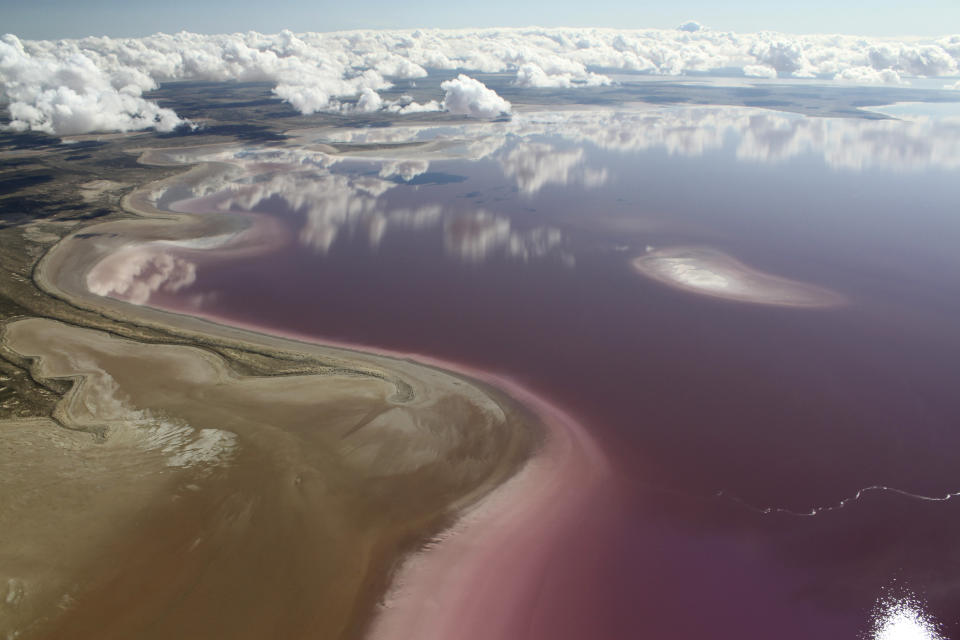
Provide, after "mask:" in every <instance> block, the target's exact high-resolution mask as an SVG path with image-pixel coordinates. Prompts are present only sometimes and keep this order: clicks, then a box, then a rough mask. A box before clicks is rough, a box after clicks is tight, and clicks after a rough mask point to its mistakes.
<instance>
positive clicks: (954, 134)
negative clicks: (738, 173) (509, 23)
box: [321, 107, 960, 175]
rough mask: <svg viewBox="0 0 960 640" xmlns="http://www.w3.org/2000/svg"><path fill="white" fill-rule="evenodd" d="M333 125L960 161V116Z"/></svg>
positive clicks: (371, 139)
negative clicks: (440, 124) (397, 125)
mask: <svg viewBox="0 0 960 640" xmlns="http://www.w3.org/2000/svg"><path fill="white" fill-rule="evenodd" d="M331 133H334V135H331V134H330V133H328V134H326V135H323V136H322V137H321V139H322V140H325V141H331V140H336V141H338V142H348V143H353V144H404V143H411V142H424V141H430V140H438V139H439V140H442V141H446V142H447V144H446V145H445V146H443V147H442V148H443V150H444V152H445V153H448V154H449V153H450V145H449V142H451V141H459V142H460V150H461V153H462V155H464V156H466V157H469V158H472V159H481V158H486V157H489V156H493V155H495V154H497V153H498V152H500V151H501V150H502V149H503V148H504V146H506V145H507V144H508V142H510V141H512V140H516V139H532V138H534V137H537V136H554V137H559V138H563V139H564V140H567V141H570V142H575V143H586V144H590V145H594V146H596V147H599V148H601V149H606V150H611V151H621V152H638V151H646V150H652V149H662V150H665V151H666V152H667V153H669V154H670V155H680V156H687V157H696V156H702V155H704V154H705V153H707V152H709V151H712V150H717V149H721V148H723V147H724V145H725V144H727V143H731V144H733V145H734V148H735V153H736V157H737V158H738V159H739V160H742V161H751V162H763V163H769V162H781V161H786V160H789V159H791V158H794V157H797V156H801V155H807V154H809V155H814V156H820V157H821V158H822V159H823V161H824V162H825V163H826V164H827V165H828V166H830V167H832V168H834V169H846V170H862V169H867V168H879V169H887V170H896V171H921V170H926V169H929V168H941V169H956V168H958V167H960V118H949V117H947V118H936V117H918V118H914V119H911V120H892V119H891V120H870V119H865V118H814V117H804V116H799V115H795V114H790V113H785V112H779V111H770V110H765V109H751V108H742V107H680V108H677V107H671V108H664V109H634V110H629V111H626V110H624V111H616V110H606V109H592V110H584V111H558V112H545V113H524V114H517V115H516V116H514V118H513V119H512V120H511V121H509V122H492V123H471V124H465V125H461V126H459V127H454V126H451V125H449V124H445V125H442V126H430V125H427V126H402V127H391V128H383V129H375V130H374V129H352V130H350V129H348V130H338V131H336V132H331ZM427 150H428V151H429V147H428V149H427ZM521 175H522V174H521Z"/></svg>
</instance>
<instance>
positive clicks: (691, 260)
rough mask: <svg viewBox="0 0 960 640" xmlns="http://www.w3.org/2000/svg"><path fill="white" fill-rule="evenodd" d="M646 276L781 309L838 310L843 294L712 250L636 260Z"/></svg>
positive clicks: (669, 251)
mask: <svg viewBox="0 0 960 640" xmlns="http://www.w3.org/2000/svg"><path fill="white" fill-rule="evenodd" d="M633 267H634V268H635V269H636V270H637V271H638V272H639V273H641V274H642V275H644V276H646V277H648V278H651V279H652V280H656V281H657V282H661V283H663V284H666V285H669V286H671V287H675V288H677V289H680V290H683V291H688V292H690V293H698V294H700V295H705V296H711V297H714V298H723V299H725V300H731V301H735V302H749V303H753V304H763V305H773V306H779V307H835V306H838V305H841V304H843V303H844V298H843V296H841V295H840V294H838V293H836V292H834V291H830V290H829V289H825V288H822V287H818V286H816V285H812V284H807V283H804V282H798V281H796V280H790V279H788V278H782V277H780V276H775V275H771V274H768V273H764V272H762V271H758V270H757V269H754V268H753V267H750V266H748V265H746V264H743V263H742V262H740V261H739V260H737V259H736V258H734V257H732V256H730V255H727V254H725V253H723V252H721V251H717V250H716V249H711V248H708V247H668V248H663V249H655V250H651V251H648V252H647V253H645V254H644V255H642V256H639V257H637V258H634V260H633Z"/></svg>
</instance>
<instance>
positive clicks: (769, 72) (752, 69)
mask: <svg viewBox="0 0 960 640" xmlns="http://www.w3.org/2000/svg"><path fill="white" fill-rule="evenodd" d="M743 75H745V76H748V77H751V78H776V77H777V70H776V69H774V68H773V67H771V66H769V65H765V64H747V65H744V66H743Z"/></svg>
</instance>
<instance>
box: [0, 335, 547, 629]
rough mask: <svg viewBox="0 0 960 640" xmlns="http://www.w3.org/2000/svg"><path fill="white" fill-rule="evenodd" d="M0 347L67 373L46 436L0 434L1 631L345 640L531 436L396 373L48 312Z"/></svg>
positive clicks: (458, 383)
mask: <svg viewBox="0 0 960 640" xmlns="http://www.w3.org/2000/svg"><path fill="white" fill-rule="evenodd" d="M3 341H4V347H5V348H7V349H10V350H12V351H14V352H16V353H17V354H19V355H21V356H26V357H29V358H32V359H33V362H34V363H35V364H34V366H33V373H34V375H36V376H38V377H41V378H69V379H73V380H74V381H75V384H74V386H73V389H72V390H71V391H70V392H69V393H68V394H67V396H65V397H64V399H63V400H62V401H61V403H60V404H59V405H58V407H57V411H56V414H55V419H56V420H57V421H58V422H59V423H60V424H59V425H58V424H55V423H54V422H53V421H42V420H35V421H26V422H25V421H21V422H18V423H13V424H6V425H4V428H3V430H2V431H0V434H2V436H0V437H2V442H3V447H2V448H0V469H2V470H3V471H2V472H0V473H2V475H3V478H2V482H3V485H4V487H5V488H10V489H11V490H10V491H7V490H5V491H4V498H3V499H2V501H0V530H2V531H3V532H4V535H3V540H2V542H0V567H2V569H0V571H2V573H3V575H0V578H2V581H3V583H4V584H8V585H9V586H10V589H12V590H14V591H15V592H16V595H15V596H10V597H8V599H9V600H11V602H8V603H6V605H5V609H6V610H5V611H4V616H3V617H2V618H0V631H3V632H5V633H6V634H12V633H18V632H20V633H23V635H22V636H18V637H44V638H86V637H90V638H93V637H96V638H133V637H136V638H174V637H178V638H186V637H203V638H263V637H283V638H306V637H311V638H312V637H323V638H336V637H352V636H357V635H358V634H359V633H360V632H361V631H362V629H363V627H364V625H365V622H366V621H367V618H368V617H369V614H370V612H371V609H372V606H373V605H374V604H375V602H376V601H377V599H378V598H379V597H380V596H381V595H382V592H383V591H384V589H385V588H386V584H387V580H388V579H389V576H390V574H391V568H392V567H393V566H394V565H395V564H396V563H398V562H399V561H400V559H401V558H402V557H403V555H404V553H405V552H408V551H410V550H412V549H413V548H415V547H416V545H417V544H418V543H422V542H423V540H424V539H425V538H426V537H427V535H428V534H429V533H431V532H432V533H436V532H438V531H439V530H440V529H442V528H443V527H444V526H446V525H448V524H449V522H450V520H451V518H452V517H453V516H454V514H455V510H456V508H457V506H462V505H463V504H469V503H470V502H472V501H475V500H476V499H477V498H478V497H480V496H482V495H483V494H484V493H486V492H487V491H489V490H490V489H491V488H492V487H495V486H496V485H497V484H499V483H500V482H502V481H503V480H504V479H505V478H506V477H509V475H511V474H512V473H513V472H514V471H515V469H516V467H517V465H518V464H520V463H521V462H522V461H523V459H524V458H525V457H526V455H527V454H528V453H529V449H530V446H531V444H532V440H531V437H530V435H531V431H530V430H528V429H525V428H522V427H521V425H522V424H523V423H524V421H525V420H526V419H527V417H526V416H524V415H523V414H522V413H521V412H519V411H517V410H515V409H514V408H513V407H511V406H510V403H509V402H506V401H503V400H497V399H494V398H493V397H492V396H491V395H490V394H488V393H487V392H486V391H484V390H481V389H480V388H478V387H476V386H474V385H472V384H470V383H469V382H466V381H464V380H461V379H459V378H456V377H453V376H448V375H445V374H442V373H440V372H437V371H435V370H432V369H429V368H425V367H424V368H421V367H417V366H415V365H412V364H407V363H399V362H398V363H397V364H396V370H395V371H394V372H390V373H392V374H395V375H398V376H400V377H402V378H403V379H404V380H407V381H409V384H410V385H411V388H412V389H413V393H412V395H411V394H408V393H402V394H398V393H397V386H396V385H395V384H393V383H391V382H389V381H388V380H387V379H384V378H389V377H391V376H383V377H382V378H381V377H373V376H362V375H356V374H345V375H337V374H328V375H300V376H282V377H259V378H251V377H243V376H238V375H236V374H235V373H233V372H231V371H230V370H229V369H228V368H226V367H225V366H224V364H223V363H222V362H221V361H220V360H219V359H218V358H217V357H216V356H213V355H212V354H210V353H209V352H207V351H205V350H203V349H198V348H194V347H185V346H169V345H144V344H141V343H137V342H134V341H130V340H125V339H120V338H116V337H113V336H111V335H109V334H105V333H101V332H97V331H92V330H88V329H82V328H77V327H72V326H69V325H65V324H60V323H56V322H53V321H49V320H41V319H32V320H22V321H18V322H15V323H12V324H10V325H8V326H7V328H6V330H5V332H4V335H3ZM401 396H403V397H401ZM11 593H13V591H11Z"/></svg>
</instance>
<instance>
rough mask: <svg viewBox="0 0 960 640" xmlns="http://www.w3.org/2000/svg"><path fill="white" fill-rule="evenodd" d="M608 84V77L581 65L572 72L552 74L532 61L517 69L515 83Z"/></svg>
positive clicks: (529, 85) (551, 85) (557, 85)
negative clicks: (589, 70)
mask: <svg viewBox="0 0 960 640" xmlns="http://www.w3.org/2000/svg"><path fill="white" fill-rule="evenodd" d="M607 84H610V78H608V77H607V76H604V75H600V74H597V73H590V72H588V71H587V70H586V68H583V67H581V68H580V69H578V70H576V71H574V72H567V71H559V72H555V73H552V74H549V73H547V72H546V71H544V70H543V68H542V67H540V65H538V64H536V63H534V62H527V63H526V64H522V65H520V67H519V68H518V69H517V80H516V85H517V86H519V87H561V88H566V89H569V88H571V87H595V86H600V85H607Z"/></svg>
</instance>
